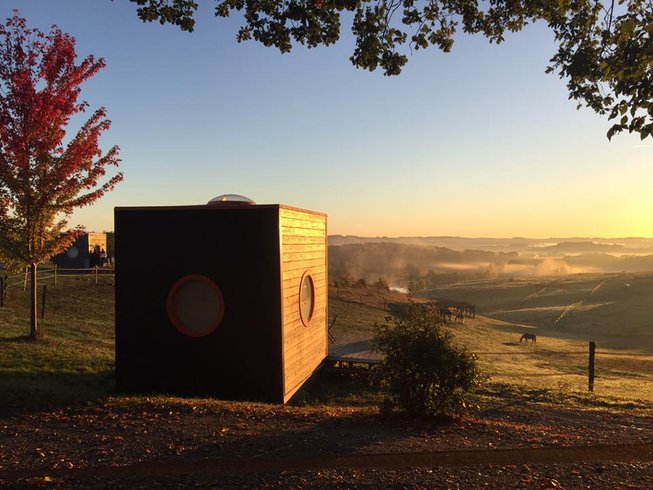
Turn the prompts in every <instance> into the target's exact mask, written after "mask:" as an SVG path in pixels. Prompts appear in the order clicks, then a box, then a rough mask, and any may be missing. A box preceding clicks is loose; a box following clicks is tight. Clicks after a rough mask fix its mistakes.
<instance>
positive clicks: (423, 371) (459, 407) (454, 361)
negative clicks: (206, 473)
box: [375, 304, 482, 417]
mask: <svg viewBox="0 0 653 490" xmlns="http://www.w3.org/2000/svg"><path fill="white" fill-rule="evenodd" d="M375 327H376V338H375V340H376V346H377V350H378V351H380V352H381V353H383V354H384V355H385V359H384V361H383V363H382V364H381V366H380V369H379V375H380V379H381V382H382V384H383V385H384V386H385V387H386V388H387V390H388V397H387V398H386V400H385V401H384V403H383V405H382V409H384V410H388V409H390V408H398V409H400V410H402V411H405V412H407V413H408V414H409V415H410V416H413V417H426V416H454V417H455V416H460V415H462V411H463V409H464V408H465V400H466V399H467V397H468V396H469V395H470V394H472V393H473V391H474V389H475V388H476V387H477V386H478V385H479V384H480V382H481V379H482V377H481V373H480V370H479V368H478V365H477V363H476V357H475V356H474V355H473V354H471V353H470V352H469V351H468V350H467V349H466V348H464V347H461V346H458V345H456V344H454V341H453V340H454V336H453V334H452V333H451V332H450V331H449V330H445V329H444V328H443V327H442V324H441V321H440V318H439V317H438V316H437V314H436V312H434V311H432V310H431V309H429V308H426V307H421V306H420V305H417V304H412V305H410V306H409V307H408V308H407V309H406V311H405V313H404V314H403V315H402V317H401V318H391V317H388V318H387V319H386V322H385V323H383V324H381V325H379V324H376V325H375Z"/></svg>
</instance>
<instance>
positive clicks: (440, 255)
mask: <svg viewBox="0 0 653 490" xmlns="http://www.w3.org/2000/svg"><path fill="white" fill-rule="evenodd" d="M435 238H436V237H434V239H435ZM335 241H336V242H337V241H338V240H335ZM461 243H462V242H461ZM638 243H639V244H641V242H638ZM628 251H629V249H628V248H627V247H626V246H625V245H623V244H610V243H596V242H586V241H573V242H561V243H559V244H554V245H547V246H544V247H537V248H535V249H534V248H533V247H529V248H527V249H526V250H525V251H514V250H512V251H511V250H483V249H472V248H470V249H463V250H456V249H452V248H447V247H442V246H435V245H425V244H410V243H401V242H399V241H398V240H394V241H389V242H384V241H374V242H368V243H349V244H343V245H333V244H332V243H331V238H330V245H329V274H330V277H331V279H332V280H343V279H344V280H345V282H347V281H352V280H356V279H359V278H363V279H365V280H366V281H367V282H374V281H376V280H377V279H378V278H380V277H382V278H384V279H385V280H387V281H388V282H389V283H390V285H392V286H401V287H410V288H412V289H414V290H420V289H423V288H429V287H436V286H439V285H442V284H446V283H447V282H451V281H459V280H462V279H482V278H489V277H528V276H555V275H565V274H573V273H583V272H642V271H653V249H651V253H650V254H648V255H639V254H628V253H627V252H628Z"/></svg>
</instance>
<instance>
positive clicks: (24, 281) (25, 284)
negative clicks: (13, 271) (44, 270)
mask: <svg viewBox="0 0 653 490" xmlns="http://www.w3.org/2000/svg"><path fill="white" fill-rule="evenodd" d="M27 270H28V268H27V267H25V279H23V291H26V290H27Z"/></svg>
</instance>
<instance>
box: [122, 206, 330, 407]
mask: <svg viewBox="0 0 653 490" xmlns="http://www.w3.org/2000/svg"><path fill="white" fill-rule="evenodd" d="M212 203H213V202H211V203H209V204H208V205H204V206H179V207H143V208H116V210H115V232H116V235H115V239H116V258H117V261H116V378H117V387H118V389H119V390H122V391H130V392H166V393H178V394H191V395H202V394H211V395H215V396H218V397H221V398H227V399H238V400H258V401H267V402H274V403H285V402H287V401H288V400H289V399H290V397H292V395H293V394H294V393H295V392H296V391H297V390H298V389H299V388H300V387H301V386H302V384H303V383H304V382H305V381H306V380H307V379H308V378H309V377H310V376H311V375H312V374H313V372H314V371H315V370H316V369H317V368H318V367H319V366H320V364H321V363H322V361H323V360H324V358H325V357H326V355H327V351H328V343H327V319H326V312H327V253H326V251H327V244H326V239H327V234H326V215H324V214H322V213H316V212H312V211H306V210H302V209H296V208H292V207H289V206H285V205H282V204H271V205H255V204H253V203H245V202H227V203H221V204H218V205H213V204H212Z"/></svg>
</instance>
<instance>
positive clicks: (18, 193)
mask: <svg viewBox="0 0 653 490" xmlns="http://www.w3.org/2000/svg"><path fill="white" fill-rule="evenodd" d="M104 65H105V63H104V60H103V59H101V58H99V59H96V58H95V57H93V56H88V57H86V58H85V59H84V60H82V61H81V62H80V63H79V64H77V63H76V53H75V39H74V38H73V37H72V36H70V35H69V34H66V33H64V32H62V31H61V30H60V29H59V28H57V27H56V26H54V27H52V29H51V31H50V32H49V33H47V34H46V33H43V32H41V31H39V30H38V29H30V28H28V27H27V25H26V21H25V19H23V18H21V17H19V15H18V14H17V13H14V16H13V17H12V18H10V19H7V21H6V24H5V25H0V255H2V257H3V260H5V261H9V262H11V263H18V264H22V265H29V266H30V267H31V268H32V272H33V274H32V276H33V281H35V274H34V273H35V270H36V266H37V265H38V264H39V263H42V262H44V261H47V260H48V259H49V258H50V257H52V256H53V255H55V254H57V253H59V252H61V251H62V250H64V249H65V248H66V247H67V246H69V245H70V244H71V243H72V241H73V240H74V239H75V238H76V236H77V235H78V234H79V233H80V232H81V230H79V229H75V230H67V219H66V218H67V217H68V216H70V215H71V214H72V212H73V211H74V210H75V209H76V208H78V207H81V206H88V205H90V204H93V203H94V202H95V201H96V200H98V199H99V198H100V197H102V196H103V195H104V193H105V192H107V191H110V190H111V189H113V188H114V186H115V185H116V184H117V183H118V182H120V181H121V180H122V174H121V173H116V174H115V175H114V176H113V177H110V178H106V179H104V176H105V174H106V170H107V166H110V165H118V163H119V161H120V160H119V158H118V147H117V146H114V147H112V148H111V149H109V150H108V151H106V152H104V151H102V149H101V148H100V145H99V138H100V136H101V135H102V133H103V132H104V131H106V130H107V129H109V126H110V124H111V123H110V121H109V120H108V119H106V111H105V109H104V108H99V109H97V110H96V111H95V112H94V113H93V114H92V115H91V116H90V117H89V118H88V120H87V121H86V122H85V123H83V124H82V125H81V127H80V128H79V129H78V130H77V132H76V134H74V135H71V136H68V134H67V132H66V129H67V126H68V123H69V122H70V119H71V117H72V116H74V115H75V114H78V113H80V112H83V111H85V109H86V108H87V107H88V104H87V102H85V101H79V95H80V91H81V90H80V85H81V84H82V83H84V82H85V81H86V80H88V79H89V78H91V77H93V76H94V75H95V74H96V73H97V72H98V71H99V70H100V69H101V68H103V67H104ZM66 231H68V232H69V233H65V232H66ZM35 287H36V285H35V282H33V290H34V292H35ZM34 303H35V300H34ZM33 306H35V305H34V304H33ZM32 317H33V318H32V335H35V333H36V330H35V329H36V326H35V320H36V318H35V314H34V312H33V314H32Z"/></svg>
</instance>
